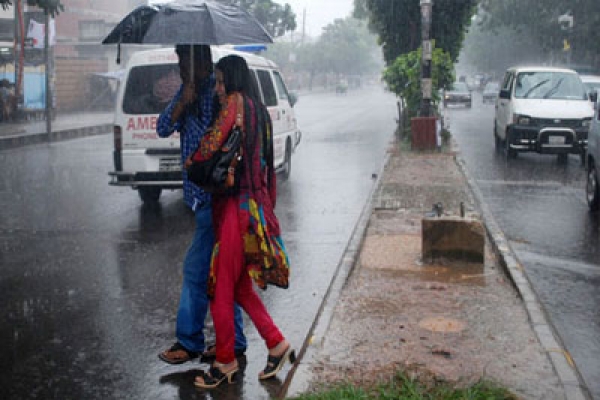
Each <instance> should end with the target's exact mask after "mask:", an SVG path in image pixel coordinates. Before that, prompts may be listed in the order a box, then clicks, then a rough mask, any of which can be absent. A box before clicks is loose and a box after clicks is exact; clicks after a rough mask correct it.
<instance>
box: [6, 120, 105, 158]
mask: <svg viewBox="0 0 600 400" xmlns="http://www.w3.org/2000/svg"><path fill="white" fill-rule="evenodd" d="M113 118H114V113H113V112H86V111H82V112H74V113H68V114H58V115H57V116H56V118H55V119H54V120H52V121H51V128H52V134H51V135H50V137H48V135H47V134H46V121H45V120H43V119H42V120H35V121H22V122H0V150H5V149H10V148H14V147H20V146H25V145H29V144H35V143H46V142H49V141H50V142H54V141H58V140H65V139H74V138H77V137H83V136H90V135H99V134H105V133H112V125H113Z"/></svg>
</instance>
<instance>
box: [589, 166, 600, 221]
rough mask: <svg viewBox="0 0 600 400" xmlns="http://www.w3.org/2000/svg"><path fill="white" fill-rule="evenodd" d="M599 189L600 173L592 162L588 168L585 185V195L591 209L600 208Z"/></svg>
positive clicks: (596, 209)
mask: <svg viewBox="0 0 600 400" xmlns="http://www.w3.org/2000/svg"><path fill="white" fill-rule="evenodd" d="M598 190H599V188H598V173H597V172H596V166H595V165H593V164H592V165H590V168H589V169H588V174H587V184H586V186H585V195H586V198H587V203H588V206H589V207H590V211H598V208H600V194H599V193H598Z"/></svg>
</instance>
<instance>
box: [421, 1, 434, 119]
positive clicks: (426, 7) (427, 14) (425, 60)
mask: <svg viewBox="0 0 600 400" xmlns="http://www.w3.org/2000/svg"><path fill="white" fill-rule="evenodd" d="M431 8H432V2H431V0H421V38H422V43H423V45H422V46H421V53H422V60H421V93H422V100H421V117H430V116H431V90H432V83H431V58H432V50H433V49H432V46H431V40H429V31H430V30H431Z"/></svg>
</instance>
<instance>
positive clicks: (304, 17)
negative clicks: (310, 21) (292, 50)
mask: <svg viewBox="0 0 600 400" xmlns="http://www.w3.org/2000/svg"><path fill="white" fill-rule="evenodd" d="M305 36H306V7H304V11H303V12H302V42H301V43H302V45H303V46H304V37H305Z"/></svg>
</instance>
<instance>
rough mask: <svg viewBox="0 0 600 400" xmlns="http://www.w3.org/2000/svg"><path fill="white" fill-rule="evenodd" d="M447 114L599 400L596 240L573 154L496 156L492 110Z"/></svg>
mask: <svg viewBox="0 0 600 400" xmlns="http://www.w3.org/2000/svg"><path fill="white" fill-rule="evenodd" d="M473 104H474V105H473V110H468V109H459V108H452V109H447V112H446V115H447V121H448V122H449V124H450V131H451V132H452V134H453V135H454V138H455V139H456V140H457V142H458V143H459V147H460V150H461V153H462V156H463V158H464V159H465V162H466V164H467V168H468V170H469V171H470V174H471V176H472V177H473V178H474V179H475V180H476V183H477V185H478V187H479V188H480V190H481V193H482V194H483V197H484V198H485V201H486V203H487V204H488V205H489V207H490V210H491V211H492V213H493V215H494V218H495V219H496V221H497V222H498V224H499V225H500V228H501V229H502V231H503V232H504V233H505V235H506V237H507V239H508V240H509V241H510V244H511V246H512V248H513V250H514V251H515V253H516V255H517V257H518V259H519V260H520V261H521V263H522V264H523V266H524V268H525V271H526V273H527V275H528V276H529V278H530V281H531V282H532V285H533V288H534V290H535V291H536V293H537V294H538V296H539V298H540V301H541V302H542V304H543V306H544V308H545V311H546V313H547V314H548V316H549V318H550V321H551V323H552V324H553V325H554V327H555V328H556V330H557V332H558V333H559V335H560V337H561V339H562V341H563V343H564V345H565V347H566V349H567V350H568V351H569V353H570V354H571V356H572V357H573V359H574V361H575V363H576V365H577V367H578V369H579V371H580V372H581V375H582V378H583V380H584V382H585V384H586V386H587V387H588V388H589V390H590V392H591V394H592V396H593V397H594V398H598V399H600V335H599V334H598V332H600V313H599V311H598V310H600V246H599V244H600V236H599V223H598V219H597V218H596V217H594V216H593V215H591V214H590V213H589V212H588V209H587V204H586V203H585V190H584V188H585V172H584V169H583V167H582V166H581V164H580V161H579V157H576V156H575V155H571V156H570V157H569V160H568V164H566V165H561V164H560V163H558V161H557V157H556V156H549V155H539V154H536V153H521V154H519V155H518V157H517V158H516V159H513V160H509V161H508V162H507V161H506V160H505V159H504V154H503V153H500V154H498V153H496V152H495V150H494V141H493V134H492V129H493V120H494V106H493V105H489V104H486V105H482V104H481V97H480V94H479V93H475V98H474V102H473Z"/></svg>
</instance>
